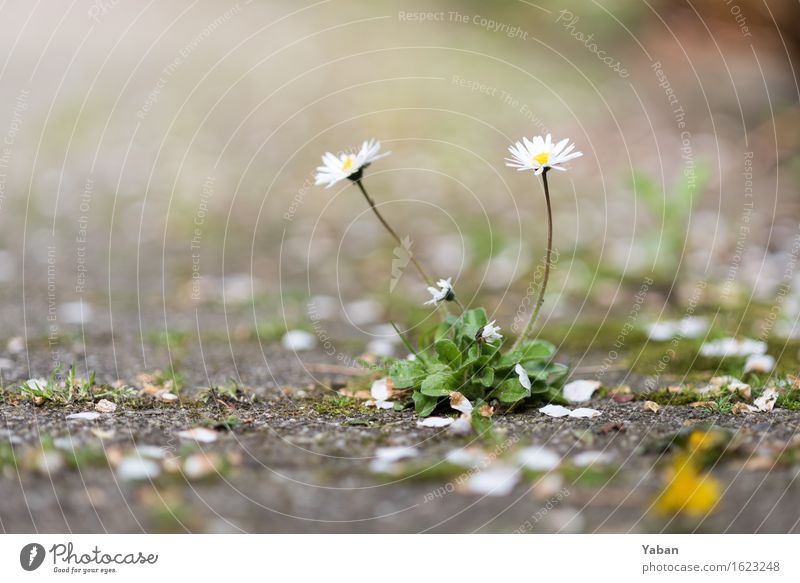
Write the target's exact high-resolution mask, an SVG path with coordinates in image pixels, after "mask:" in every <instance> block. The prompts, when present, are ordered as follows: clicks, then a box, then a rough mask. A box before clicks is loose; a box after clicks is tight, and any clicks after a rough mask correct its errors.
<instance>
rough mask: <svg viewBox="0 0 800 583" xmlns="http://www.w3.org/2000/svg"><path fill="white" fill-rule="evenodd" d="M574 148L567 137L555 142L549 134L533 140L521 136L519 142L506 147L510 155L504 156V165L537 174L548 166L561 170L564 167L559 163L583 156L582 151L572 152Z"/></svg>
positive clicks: (548, 167) (535, 137)
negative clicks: (508, 156)
mask: <svg viewBox="0 0 800 583" xmlns="http://www.w3.org/2000/svg"><path fill="white" fill-rule="evenodd" d="M574 149H575V144H570V142H569V138H564V139H563V140H561V141H560V142H558V143H557V144H554V143H553V140H552V138H551V136H550V134H547V136H545V137H544V138H542V136H534V137H533V140H529V139H528V138H522V141H521V142H517V143H516V144H514V145H513V146H509V147H508V151H509V152H511V156H512V157H511V158H506V166H511V167H512V168H516V169H517V170H520V171H522V170H533V171H534V173H535V174H536V175H537V176H538V175H539V174H541V173H542V172H544V171H545V170H549V169H550V168H554V169H556V170H562V171H563V170H565V168H562V167H561V166H560V164H563V163H564V162H568V161H569V160H572V159H574V158H579V157H580V156H583V153H582V152H573V150H574Z"/></svg>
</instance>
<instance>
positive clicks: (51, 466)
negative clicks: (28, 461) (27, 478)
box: [36, 450, 64, 476]
mask: <svg viewBox="0 0 800 583" xmlns="http://www.w3.org/2000/svg"><path fill="white" fill-rule="evenodd" d="M63 466H64V459H63V458H62V457H61V454H60V453H58V452H57V451H54V450H48V451H43V452H40V453H39V455H38V456H37V457H36V469H37V470H39V472H40V473H42V474H43V475H45V476H49V475H52V474H55V473H57V472H58V471H59V470H60V469H61V468H62V467H63Z"/></svg>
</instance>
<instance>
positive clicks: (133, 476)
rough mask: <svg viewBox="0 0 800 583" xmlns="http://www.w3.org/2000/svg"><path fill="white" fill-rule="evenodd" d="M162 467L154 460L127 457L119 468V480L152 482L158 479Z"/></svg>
mask: <svg viewBox="0 0 800 583" xmlns="http://www.w3.org/2000/svg"><path fill="white" fill-rule="evenodd" d="M160 473H161V467H160V466H159V465H158V464H157V463H156V462H154V461H153V460H148V459H143V458H140V457H126V458H123V459H122V461H120V463H119V465H118V466H117V478H119V479H120V480H125V481H134V480H150V479H153V478H157V477H158V475H159V474H160Z"/></svg>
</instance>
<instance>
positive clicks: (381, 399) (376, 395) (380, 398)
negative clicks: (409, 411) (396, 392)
mask: <svg viewBox="0 0 800 583" xmlns="http://www.w3.org/2000/svg"><path fill="white" fill-rule="evenodd" d="M369 392H370V395H372V399H373V400H372V401H367V402H366V403H365V405H366V406H367V407H376V408H378V409H392V408H394V403H393V402H392V401H389V400H388V399H389V398H390V397H391V396H392V382H391V380H390V379H389V378H388V377H384V378H382V379H378V380H376V381H374V382H373V383H372V386H371V387H370V390H369Z"/></svg>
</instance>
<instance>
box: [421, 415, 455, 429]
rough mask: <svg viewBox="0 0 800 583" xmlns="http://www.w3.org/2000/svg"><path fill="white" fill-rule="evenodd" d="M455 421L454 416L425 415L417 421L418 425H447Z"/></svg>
mask: <svg viewBox="0 0 800 583" xmlns="http://www.w3.org/2000/svg"><path fill="white" fill-rule="evenodd" d="M453 421H455V420H454V419H453V418H452V417H425V419H420V420H419V421H417V427H447V426H448V425H452V424H453Z"/></svg>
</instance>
